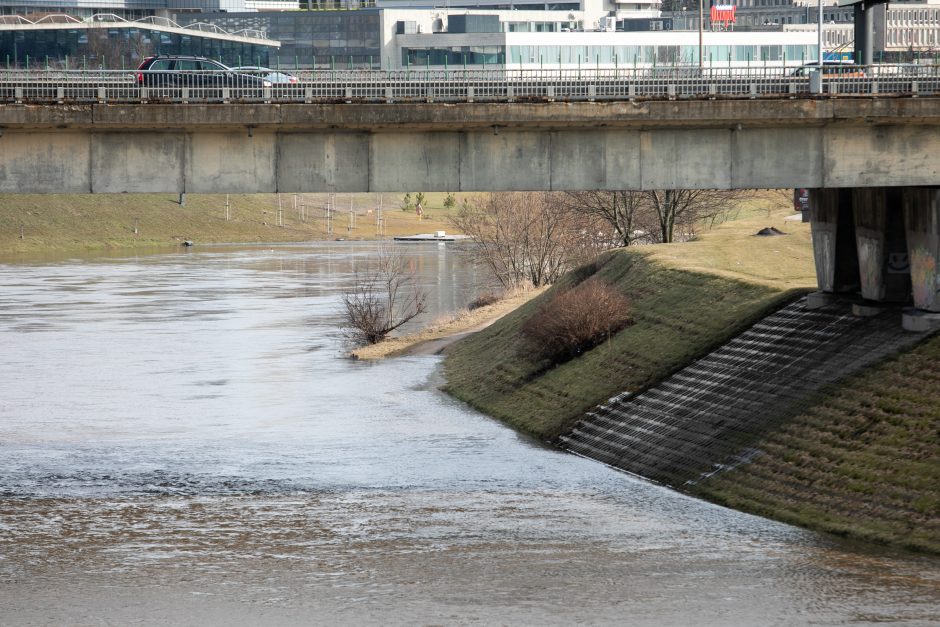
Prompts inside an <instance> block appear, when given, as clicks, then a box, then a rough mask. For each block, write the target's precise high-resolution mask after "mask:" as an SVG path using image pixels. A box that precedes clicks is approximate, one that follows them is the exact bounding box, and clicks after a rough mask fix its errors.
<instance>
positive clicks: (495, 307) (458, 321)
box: [350, 287, 546, 360]
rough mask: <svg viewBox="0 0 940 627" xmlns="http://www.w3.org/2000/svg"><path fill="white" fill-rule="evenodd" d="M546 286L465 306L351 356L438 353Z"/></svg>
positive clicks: (380, 357)
mask: <svg viewBox="0 0 940 627" xmlns="http://www.w3.org/2000/svg"><path fill="white" fill-rule="evenodd" d="M545 289H546V288H544V287H541V288H532V289H528V290H518V291H516V292H513V293H511V294H509V295H507V296H505V297H503V298H501V299H500V300H498V301H497V302H495V303H492V304H490V305H484V306H483V307H477V308H476V309H473V310H469V309H464V310H461V311H458V312H456V313H454V314H452V315H449V316H446V317H445V318H443V319H441V320H437V321H434V322H432V323H431V324H429V325H428V326H427V327H425V328H424V329H422V330H421V331H418V332H417V333H412V334H408V335H403V336H398V337H389V338H387V339H385V340H384V341H382V342H379V343H378V344H371V345H369V346H362V347H360V348H357V349H355V350H353V351H352V352H351V353H350V356H351V357H352V358H354V359H363V360H374V359H382V358H385V357H401V356H404V355H437V354H440V353H442V352H444V350H445V349H447V347H449V346H451V345H453V344H454V343H455V342H457V341H459V340H461V339H463V338H465V337H467V336H468V335H470V334H471V333H476V332H477V331H481V330H483V329H485V328H486V327H488V326H489V325H491V324H493V323H494V322H496V321H497V320H499V319H500V318H502V317H503V316H505V315H507V314H509V313H510V312H512V311H515V310H516V309H518V308H519V307H521V306H522V305H524V304H525V303H527V302H528V301H530V300H531V299H533V298H535V297H536V296H538V295H539V294H541V293H542V292H544V291H545Z"/></svg>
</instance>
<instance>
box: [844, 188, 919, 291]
mask: <svg viewBox="0 0 940 627" xmlns="http://www.w3.org/2000/svg"><path fill="white" fill-rule="evenodd" d="M852 209H853V214H854V218H855V244H856V248H857V250H858V266H859V283H860V287H861V294H862V298H864V299H866V300H870V301H876V302H893V303H904V302H907V300H908V299H909V298H910V294H911V272H910V265H909V264H908V254H907V240H906V237H905V232H904V212H903V211H902V210H901V191H900V189H899V188H886V187H857V188H855V189H853V190H852Z"/></svg>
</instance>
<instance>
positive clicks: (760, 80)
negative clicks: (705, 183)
mask: <svg viewBox="0 0 940 627" xmlns="http://www.w3.org/2000/svg"><path fill="white" fill-rule="evenodd" d="M805 70H806V68H801V69H796V70H795V69H794V68H785V67H780V66H776V67H770V66H768V67H752V68H740V67H731V68H698V67H664V68H605V69H580V70H578V69H570V70H569V69H561V70H559V69H554V70H512V69H492V68H490V69H485V70H484V69H462V68H459V69H402V70H316V71H301V72H298V73H297V75H296V82H284V83H277V82H275V83H271V82H270V81H268V80H266V79H265V78H264V77H263V76H261V75H260V74H259V75H252V74H251V73H250V72H245V73H242V72H239V73H232V74H219V73H212V72H186V73H169V72H153V73H148V72H128V71H120V70H116V71H115V70H35V69H33V70H26V69H3V68H0V103H87V102H126V103H154V102H157V103H159V102H172V103H229V102H278V103H343V102H350V103H352V102H388V103H393V102H526V101H553V100H559V101H595V100H596V101H616V100H635V99H656V100H669V99H696V98H702V99H706V98H765V97H778V98H779V97H826V96H868V97H871V96H878V95H899V96H914V95H936V94H940V66H937V65H911V64H897V65H873V66H865V67H861V66H838V67H835V68H832V69H830V68H829V67H826V68H825V71H824V74H823V76H822V78H821V81H820V82H819V84H818V85H814V84H813V81H812V80H811V76H810V73H809V72H807V71H805Z"/></svg>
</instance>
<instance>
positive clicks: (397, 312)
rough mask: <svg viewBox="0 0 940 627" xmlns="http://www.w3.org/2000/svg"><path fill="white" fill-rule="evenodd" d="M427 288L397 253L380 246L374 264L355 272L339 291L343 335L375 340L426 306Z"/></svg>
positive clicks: (361, 340)
mask: <svg viewBox="0 0 940 627" xmlns="http://www.w3.org/2000/svg"><path fill="white" fill-rule="evenodd" d="M427 297H428V294H427V291H425V290H422V289H421V288H420V286H419V285H418V282H417V280H416V277H415V272H414V269H413V268H412V267H410V266H409V263H408V260H407V259H405V257H404V255H402V254H401V253H394V252H390V251H388V250H383V251H382V252H381V253H380V254H379V257H378V260H377V261H376V264H375V267H373V268H371V269H370V270H369V271H367V272H365V273H360V272H358V271H357V272H356V279H355V282H354V284H353V287H352V288H350V289H349V290H347V291H346V292H344V293H343V305H344V306H345V309H346V312H345V313H346V315H345V322H346V327H345V333H346V337H347V338H348V339H349V340H351V341H352V342H355V343H356V344H377V343H379V342H381V341H382V340H384V339H385V337H386V336H387V335H388V334H389V333H391V332H392V331H394V330H395V329H397V328H399V327H401V326H402V325H403V324H405V323H406V322H409V321H410V320H413V319H414V318H415V317H417V316H419V315H420V314H422V313H424V312H425V311H426V310H427Z"/></svg>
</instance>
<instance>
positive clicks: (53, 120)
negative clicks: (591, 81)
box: [0, 97, 940, 193]
mask: <svg viewBox="0 0 940 627" xmlns="http://www.w3.org/2000/svg"><path fill="white" fill-rule="evenodd" d="M0 133H2V136H0V192H14V193H16V192H19V193H28V192H37V193H46V192H49V193H52V192H55V193H116V192H190V193H226V192H231V193H235V192H362V191H415V190H421V191H500V190H519V191H533V190H572V189H582V190H583V189H672V188H769V187H808V188H854V187H882V186H906V185H935V184H938V183H940V158H938V157H937V155H940V98H938V97H919V98H871V97H869V98H826V99H814V98H777V99H766V98H765V99H753V100H751V99H742V100H720V99H715V100H660V101H619V102H544V103H528V104H527V103H487V104H483V103H462V104H439V103H408V104H396V105H394V106H391V105H387V104H317V105H304V104H262V103H258V104H234V103H230V104H224V105H223V104H217V105H214V104H203V105H195V104H190V105H176V104H153V103H150V104H127V103H125V104H63V105H56V104H53V105H0Z"/></svg>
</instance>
